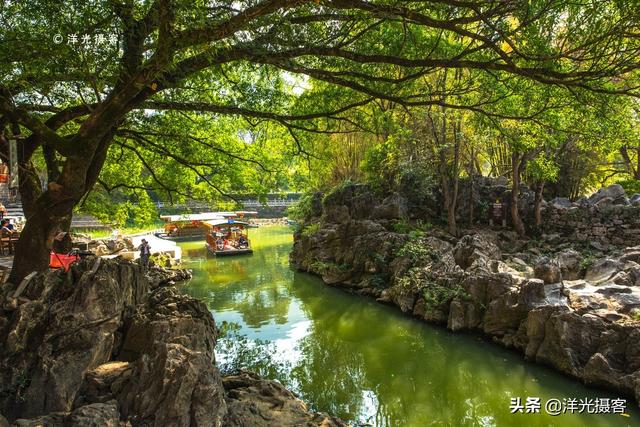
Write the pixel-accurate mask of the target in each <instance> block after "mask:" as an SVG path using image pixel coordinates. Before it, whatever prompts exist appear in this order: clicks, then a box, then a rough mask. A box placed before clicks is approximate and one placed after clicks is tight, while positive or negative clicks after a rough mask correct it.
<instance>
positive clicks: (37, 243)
mask: <svg viewBox="0 0 640 427" xmlns="http://www.w3.org/2000/svg"><path fill="white" fill-rule="evenodd" d="M113 134H114V131H113V130H111V131H110V132H108V133H107V134H106V135H104V136H103V137H102V138H101V139H100V140H98V141H87V145H89V144H91V143H93V144H94V147H95V151H92V152H87V153H85V154H84V155H82V156H76V157H74V158H73V159H67V161H66V162H65V165H64V168H63V170H62V172H61V173H60V175H59V178H58V180H57V181H53V182H50V183H49V184H48V186H47V189H46V190H45V191H44V192H42V191H41V188H40V181H39V179H38V177H37V175H36V172H35V168H34V167H33V164H32V163H31V161H30V160H28V159H23V161H22V162H20V166H21V168H20V195H21V197H22V202H23V208H24V211H25V216H26V219H27V221H26V224H25V226H24V229H23V230H22V233H21V234H20V240H19V241H18V244H17V245H16V248H15V254H14V258H13V268H12V270H11V275H10V276H9V281H10V282H11V283H18V282H20V281H21V280H22V279H23V278H24V277H25V276H26V275H28V274H29V273H31V272H32V271H42V270H46V269H47V268H48V265H49V254H50V252H51V247H52V244H53V238H54V237H55V236H56V234H57V233H59V232H61V231H69V225H70V223H71V217H72V215H73V208H74V207H75V206H76V205H77V204H78V203H79V202H80V200H81V199H82V197H83V196H84V195H85V194H86V193H87V192H88V191H89V190H90V189H91V188H92V187H93V185H94V184H95V182H96V180H97V179H98V175H99V173H100V170H101V169H102V166H103V164H104V161H105V159H106V154H107V150H108V148H109V145H110V143H111V141H112V139H113Z"/></svg>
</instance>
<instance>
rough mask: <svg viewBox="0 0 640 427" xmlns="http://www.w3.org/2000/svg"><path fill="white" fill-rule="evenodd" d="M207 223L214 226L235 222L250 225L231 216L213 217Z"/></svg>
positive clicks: (233, 223)
mask: <svg viewBox="0 0 640 427" xmlns="http://www.w3.org/2000/svg"><path fill="white" fill-rule="evenodd" d="M205 224H208V225H210V226H212V227H215V226H218V225H235V224H240V225H250V224H249V223H248V222H244V221H236V220H235V219H231V218H220V219H212V220H210V221H205Z"/></svg>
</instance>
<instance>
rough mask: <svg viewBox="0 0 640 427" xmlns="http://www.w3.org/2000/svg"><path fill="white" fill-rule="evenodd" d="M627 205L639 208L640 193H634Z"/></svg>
mask: <svg viewBox="0 0 640 427" xmlns="http://www.w3.org/2000/svg"><path fill="white" fill-rule="evenodd" d="M629 203H630V204H632V205H633V206H640V193H636V194H634V195H633V196H631V197H630V198H629Z"/></svg>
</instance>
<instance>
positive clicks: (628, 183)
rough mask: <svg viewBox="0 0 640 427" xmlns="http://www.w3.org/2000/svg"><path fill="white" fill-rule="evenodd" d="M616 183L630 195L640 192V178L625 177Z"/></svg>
mask: <svg viewBox="0 0 640 427" xmlns="http://www.w3.org/2000/svg"><path fill="white" fill-rule="evenodd" d="M616 184H620V185H621V186H622V188H624V191H626V192H627V195H629V196H631V195H633V194H640V179H625V180H622V181H618V182H616Z"/></svg>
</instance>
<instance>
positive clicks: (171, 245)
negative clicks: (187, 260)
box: [130, 233, 182, 259]
mask: <svg viewBox="0 0 640 427" xmlns="http://www.w3.org/2000/svg"><path fill="white" fill-rule="evenodd" d="M130 237H131V241H132V242H133V246H134V247H136V248H137V247H138V246H139V245H140V243H141V242H142V239H147V242H149V246H151V253H152V254H153V253H155V252H167V253H169V254H171V255H172V256H173V257H174V258H175V259H181V258H182V249H181V248H180V246H178V244H177V243H176V242H173V241H171V240H165V239H161V238H159V237H156V236H154V235H153V234H152V233H147V234H138V235H134V236H130ZM138 256H139V253H138V252H137V251H136V258H138Z"/></svg>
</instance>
